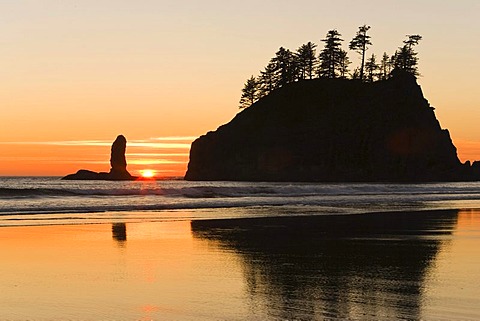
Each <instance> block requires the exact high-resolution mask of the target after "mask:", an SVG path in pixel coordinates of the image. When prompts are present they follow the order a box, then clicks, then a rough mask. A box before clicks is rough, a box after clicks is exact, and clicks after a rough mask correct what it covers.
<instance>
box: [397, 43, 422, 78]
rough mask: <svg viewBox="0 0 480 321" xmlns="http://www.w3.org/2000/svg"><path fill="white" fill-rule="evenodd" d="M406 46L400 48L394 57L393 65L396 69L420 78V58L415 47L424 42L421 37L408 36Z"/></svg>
mask: <svg viewBox="0 0 480 321" xmlns="http://www.w3.org/2000/svg"><path fill="white" fill-rule="evenodd" d="M407 37H408V38H407V40H404V41H403V43H404V45H403V46H402V47H399V48H398V50H397V51H396V52H395V54H394V56H393V64H394V67H395V68H396V69H400V70H403V71H406V72H408V73H411V74H412V75H415V76H418V75H419V73H418V57H417V53H416V52H415V51H414V50H413V47H414V46H415V45H417V44H418V42H419V41H420V40H422V36H420V35H407Z"/></svg>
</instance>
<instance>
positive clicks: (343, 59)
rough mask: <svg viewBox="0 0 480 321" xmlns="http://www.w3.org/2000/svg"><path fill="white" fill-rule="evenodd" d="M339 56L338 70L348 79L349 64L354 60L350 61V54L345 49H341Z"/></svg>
mask: <svg viewBox="0 0 480 321" xmlns="http://www.w3.org/2000/svg"><path fill="white" fill-rule="evenodd" d="M339 58H340V60H339V65H338V67H339V69H338V72H339V75H340V78H344V79H346V78H347V75H348V65H350V64H351V63H352V62H351V61H350V59H348V54H347V52H346V51H345V50H342V51H341V53H340V56H339Z"/></svg>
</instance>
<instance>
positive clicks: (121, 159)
mask: <svg viewBox="0 0 480 321" xmlns="http://www.w3.org/2000/svg"><path fill="white" fill-rule="evenodd" d="M126 148H127V140H126V139H125V136H123V135H119V136H117V139H115V141H114V142H113V144H112V152H111V154H110V166H111V168H110V172H109V173H105V172H100V173H97V172H93V171H89V170H85V169H81V170H79V171H78V172H76V173H75V174H70V175H67V176H65V177H64V178H63V179H68V180H95V179H98V180H111V181H128V180H134V179H136V178H137V177H135V176H132V175H130V173H129V172H128V171H127V160H126V158H125V150H126Z"/></svg>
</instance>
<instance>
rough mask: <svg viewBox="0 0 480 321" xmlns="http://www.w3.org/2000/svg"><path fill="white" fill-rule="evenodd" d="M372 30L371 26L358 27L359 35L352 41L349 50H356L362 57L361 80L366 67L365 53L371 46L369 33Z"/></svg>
mask: <svg viewBox="0 0 480 321" xmlns="http://www.w3.org/2000/svg"><path fill="white" fill-rule="evenodd" d="M369 29H370V26H367V25H363V26H361V27H358V31H357V34H356V35H355V37H354V38H353V39H352V41H350V45H349V47H348V48H349V49H350V50H355V51H356V52H357V53H358V54H360V55H361V56H362V63H361V65H360V80H363V70H364V66H365V52H366V51H367V50H368V45H371V44H372V42H371V41H370V36H369V35H367V31H368V30H369Z"/></svg>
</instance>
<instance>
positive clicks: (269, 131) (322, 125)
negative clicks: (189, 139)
mask: <svg viewBox="0 0 480 321" xmlns="http://www.w3.org/2000/svg"><path fill="white" fill-rule="evenodd" d="M433 110H434V109H433V108H432V107H430V105H429V104H428V101H427V100H426V99H425V98H424V97H423V93H422V90H421V88H420V86H419V85H418V84H417V82H416V79H415V77H413V76H410V75H397V76H396V77H394V78H391V79H389V80H385V81H381V82H376V83H371V84H368V83H362V82H358V81H352V80H342V79H315V80H308V81H301V82H297V83H293V84H290V85H288V86H285V87H283V88H281V89H279V90H276V91H274V92H272V93H271V94H270V95H268V96H266V97H264V98H262V99H260V100H259V101H258V102H256V103H255V104H254V105H252V106H251V107H249V108H247V109H245V110H243V111H242V112H240V113H239V114H238V115H237V116H236V117H235V118H234V119H233V120H232V121H230V122H229V123H228V124H226V125H223V126H221V127H220V128H218V129H217V130H216V131H214V132H209V133H207V134H206V135H204V136H201V137H200V138H198V139H197V140H195V141H194V142H193V144H192V147H191V150H190V162H189V164H188V171H187V173H186V176H185V179H187V180H247V181H371V182H374V181H439V180H440V181H442V180H443V181H449V180H460V179H465V177H466V175H467V174H468V172H469V171H470V170H471V169H470V167H469V166H468V165H462V164H461V163H460V161H459V159H458V157H457V154H456V148H455V146H454V145H453V144H452V141H451V139H450V135H449V132H448V131H447V130H442V129H441V127H440V124H439V122H438V121H437V119H436V118H435V114H434V111H433ZM467 167H468V168H467Z"/></svg>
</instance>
